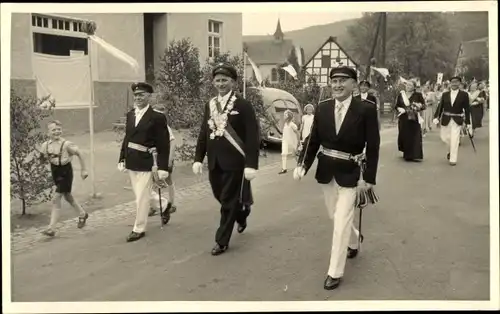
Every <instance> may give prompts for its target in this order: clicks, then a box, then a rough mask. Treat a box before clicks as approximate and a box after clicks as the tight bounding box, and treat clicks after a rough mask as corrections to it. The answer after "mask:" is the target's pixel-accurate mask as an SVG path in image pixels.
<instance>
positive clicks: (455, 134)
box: [433, 76, 472, 166]
mask: <svg viewBox="0 0 500 314" xmlns="http://www.w3.org/2000/svg"><path fill="white" fill-rule="evenodd" d="M461 82H462V79H461V78H460V77H458V76H455V77H452V78H451V80H450V86H451V90H450V91H447V92H444V93H443V95H442V96H441V101H440V102H439V105H438V108H437V109H436V113H434V121H433V122H434V124H436V125H437V124H439V123H441V132H440V133H441V140H442V141H443V142H445V143H446V145H447V146H448V153H447V154H446V158H447V159H448V160H449V163H450V165H452V166H455V165H456V164H457V159H458V145H459V144H460V131H461V129H462V125H463V123H464V122H465V124H466V127H467V128H468V129H469V132H470V131H472V130H471V127H470V103H469V102H470V101H469V94H468V93H467V92H464V91H463V90H460V89H459V88H460V83H461Z"/></svg>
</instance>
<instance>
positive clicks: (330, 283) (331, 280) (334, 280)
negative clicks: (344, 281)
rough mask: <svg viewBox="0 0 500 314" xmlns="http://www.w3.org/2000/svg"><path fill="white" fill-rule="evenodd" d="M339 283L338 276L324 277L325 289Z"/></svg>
mask: <svg viewBox="0 0 500 314" xmlns="http://www.w3.org/2000/svg"><path fill="white" fill-rule="evenodd" d="M339 285H340V278H332V277H331V276H328V277H326V279H325V285H324V288H325V290H333V289H335V288H337V287H338V286H339Z"/></svg>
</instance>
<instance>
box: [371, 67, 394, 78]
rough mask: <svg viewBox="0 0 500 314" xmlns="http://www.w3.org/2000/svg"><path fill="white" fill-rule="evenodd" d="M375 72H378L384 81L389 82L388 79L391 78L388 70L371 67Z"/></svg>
mask: <svg viewBox="0 0 500 314" xmlns="http://www.w3.org/2000/svg"><path fill="white" fill-rule="evenodd" d="M371 69H373V71H375V72H378V73H379V74H380V75H382V76H383V77H384V80H385V81H387V77H389V76H390V74H389V70H388V69H386V68H376V67H371Z"/></svg>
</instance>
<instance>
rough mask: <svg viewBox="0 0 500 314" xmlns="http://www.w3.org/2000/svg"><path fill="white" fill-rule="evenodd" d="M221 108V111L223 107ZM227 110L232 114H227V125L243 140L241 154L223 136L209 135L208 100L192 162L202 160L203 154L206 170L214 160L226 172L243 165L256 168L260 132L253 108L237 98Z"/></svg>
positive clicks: (210, 167) (243, 166)
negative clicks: (230, 108)
mask: <svg viewBox="0 0 500 314" xmlns="http://www.w3.org/2000/svg"><path fill="white" fill-rule="evenodd" d="M229 99H231V97H230V98H229ZM228 102H229V101H228ZM222 105H223V106H224V105H225V104H222ZM222 110H223V111H224V108H222ZM231 112H232V114H231V113H229V114H228V124H230V125H231V126H232V128H233V129H234V131H235V132H236V134H237V135H238V137H239V138H240V139H241V141H242V142H243V146H244V147H243V150H244V152H245V157H243V156H242V155H241V153H240V152H239V151H238V150H237V149H236V148H235V147H234V146H233V145H232V144H231V143H230V142H229V141H228V140H227V139H226V138H224V137H216V138H215V139H211V138H210V134H211V133H212V130H211V129H210V127H209V125H208V120H209V119H210V102H208V103H207V104H206V105H205V113H204V115H203V123H202V125H201V129H200V133H199V136H198V142H197V145H196V153H195V158H194V161H195V162H203V159H204V158H205V155H207V158H208V168H209V169H210V170H212V169H214V167H215V165H216V163H217V164H218V165H219V167H220V168H221V169H222V170H227V171H235V170H242V169H244V168H253V169H258V167H259V164H258V163H259V146H260V145H259V144H260V142H259V140H260V134H259V132H260V131H259V122H258V120H257V118H256V115H255V110H254V108H253V106H252V104H251V103H250V102H249V101H247V100H245V99H243V98H240V97H237V98H236V100H235V101H234V107H233V109H232V110H231Z"/></svg>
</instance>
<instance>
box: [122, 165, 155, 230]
mask: <svg viewBox="0 0 500 314" xmlns="http://www.w3.org/2000/svg"><path fill="white" fill-rule="evenodd" d="M128 173H129V174H130V181H131V183H132V189H133V190H134V194H135V202H136V206H137V210H136V214H135V224H134V229H133V231H134V232H137V233H141V232H145V231H146V225H147V223H148V214H149V207H150V198H151V189H152V186H153V174H152V172H142V171H131V170H128Z"/></svg>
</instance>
